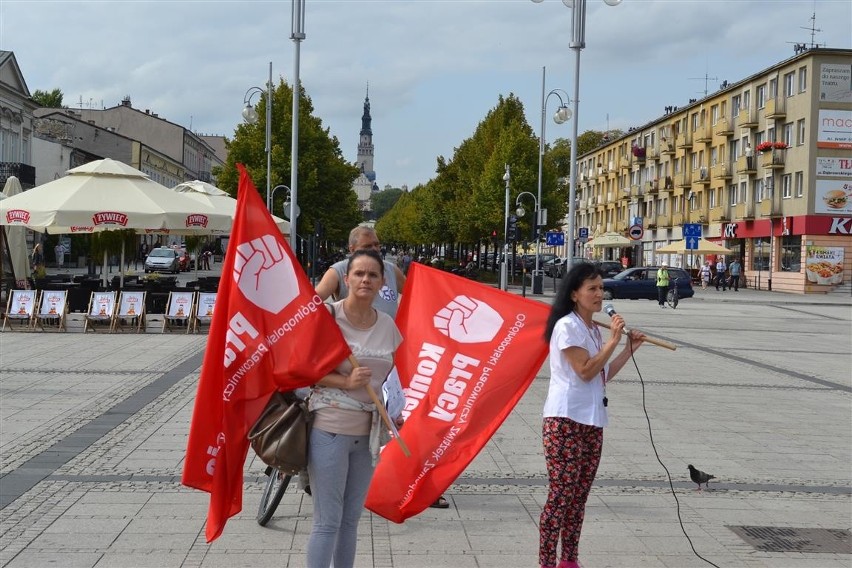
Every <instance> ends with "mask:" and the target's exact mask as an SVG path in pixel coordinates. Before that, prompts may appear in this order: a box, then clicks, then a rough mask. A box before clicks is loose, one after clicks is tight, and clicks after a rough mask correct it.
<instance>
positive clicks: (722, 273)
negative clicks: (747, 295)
mask: <svg viewBox="0 0 852 568" xmlns="http://www.w3.org/2000/svg"><path fill="white" fill-rule="evenodd" d="M727 273H728V266H727V265H726V264H725V257H724V256H720V257H719V261H718V262H717V263H716V290H717V291H718V290H719V284H721V285H722V292H727V291H728V280H727Z"/></svg>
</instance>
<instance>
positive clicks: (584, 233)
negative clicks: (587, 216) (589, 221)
mask: <svg viewBox="0 0 852 568" xmlns="http://www.w3.org/2000/svg"><path fill="white" fill-rule="evenodd" d="M577 236H579V237H580V238H581V239H588V238H589V228H588V227H580V228H579V229H578V230H577Z"/></svg>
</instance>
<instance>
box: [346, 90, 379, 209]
mask: <svg viewBox="0 0 852 568" xmlns="http://www.w3.org/2000/svg"><path fill="white" fill-rule="evenodd" d="M372 122H373V118H372V117H371V116H370V92H369V91H367V96H366V97H365V98H364V114H362V115H361V132H360V133H359V138H358V158H357V159H356V161H355V165H356V166H357V167H358V169H359V170H360V173H359V174H358V177H357V178H356V179H355V183H354V184H353V186H352V189H353V191H355V195H357V196H358V207H359V208H360V209H361V211H363V212H364V217H365V220H368V219H369V218H370V212H371V205H370V198H371V197H372V196H373V192H374V191H378V190H379V186H378V184H377V183H376V172H375V170H374V169H373V155H374V152H375V147H374V146H373V128H372Z"/></svg>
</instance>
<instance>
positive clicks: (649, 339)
mask: <svg viewBox="0 0 852 568" xmlns="http://www.w3.org/2000/svg"><path fill="white" fill-rule="evenodd" d="M592 321H594V322H595V323H596V324H598V325H599V326H601V327H605V328H607V329H612V326H611V325H609V324H608V323H604V322H602V321H597V320H592ZM629 332H630V330H629V329H624V331H623V332H622V333H623V334H624V335H627V334H628V333H629ZM642 333H645V332H644V331H643V332H642ZM645 341H646V342H648V343H651V344H653V345H656V346H657V347H665V348H666V349H670V350H672V351H674V350H675V349H677V345H675V344H674V343H669V342H668V341H666V340H665V339H658V338H656V337H652V336H650V335H645Z"/></svg>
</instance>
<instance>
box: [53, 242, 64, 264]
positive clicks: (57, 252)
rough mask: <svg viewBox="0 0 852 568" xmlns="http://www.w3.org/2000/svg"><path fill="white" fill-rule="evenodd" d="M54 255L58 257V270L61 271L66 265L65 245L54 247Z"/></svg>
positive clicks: (59, 244)
mask: <svg viewBox="0 0 852 568" xmlns="http://www.w3.org/2000/svg"><path fill="white" fill-rule="evenodd" d="M53 254H55V255H56V268H58V269H60V270H61V269H62V267H63V265H64V264H65V245H63V244H62V242H58V243H56V246H55V247H53Z"/></svg>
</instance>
